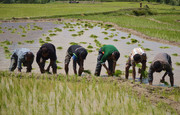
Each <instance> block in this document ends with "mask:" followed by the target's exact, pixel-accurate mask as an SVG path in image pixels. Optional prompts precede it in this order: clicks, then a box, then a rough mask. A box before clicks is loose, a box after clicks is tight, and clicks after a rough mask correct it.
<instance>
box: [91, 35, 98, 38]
mask: <svg viewBox="0 0 180 115" xmlns="http://www.w3.org/2000/svg"><path fill="white" fill-rule="evenodd" d="M90 37H91V38H98V36H96V35H94V34H91V35H90Z"/></svg>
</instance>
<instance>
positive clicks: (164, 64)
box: [148, 53, 174, 86]
mask: <svg viewBox="0 0 180 115" xmlns="http://www.w3.org/2000/svg"><path fill="white" fill-rule="evenodd" d="M162 70H165V71H166V72H165V73H164V75H163V77H162V79H161V80H160V82H162V83H163V82H165V76H166V75H167V74H168V75H169V77H170V83H171V86H173V85H174V77H173V72H172V62H171V57H170V56H169V55H168V54H167V53H159V54H157V55H156V56H155V57H154V60H153V61H152V63H151V66H150V68H149V75H148V77H149V84H150V85H152V82H153V73H154V72H161V71H162Z"/></svg>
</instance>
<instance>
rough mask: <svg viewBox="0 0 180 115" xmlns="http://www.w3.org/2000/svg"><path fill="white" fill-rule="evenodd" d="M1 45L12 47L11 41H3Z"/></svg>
mask: <svg viewBox="0 0 180 115" xmlns="http://www.w3.org/2000/svg"><path fill="white" fill-rule="evenodd" d="M1 43H2V44H5V45H12V43H13V42H12V41H9V40H5V41H3V42H1Z"/></svg>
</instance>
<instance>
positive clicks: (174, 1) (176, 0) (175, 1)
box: [0, 0, 180, 6]
mask: <svg viewBox="0 0 180 115" xmlns="http://www.w3.org/2000/svg"><path fill="white" fill-rule="evenodd" d="M55 1H92V0H0V3H39V4H45V3H49V2H55ZM95 1H98V2H140V1H148V2H157V3H164V4H169V5H176V6H180V0H95Z"/></svg>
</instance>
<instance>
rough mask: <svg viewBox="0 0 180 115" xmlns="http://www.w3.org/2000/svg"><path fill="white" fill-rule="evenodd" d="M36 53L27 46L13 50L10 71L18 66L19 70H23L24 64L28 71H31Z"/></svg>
mask: <svg viewBox="0 0 180 115" xmlns="http://www.w3.org/2000/svg"><path fill="white" fill-rule="evenodd" d="M33 61H34V54H33V53H32V52H31V51H30V50H29V49H27V48H20V49H16V50H14V51H13V53H12V56H11V64H10V67H9V71H14V70H15V69H16V67H17V66H18V71H19V72H21V69H22V64H23V66H26V67H27V71H26V72H31V70H32V63H33Z"/></svg>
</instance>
